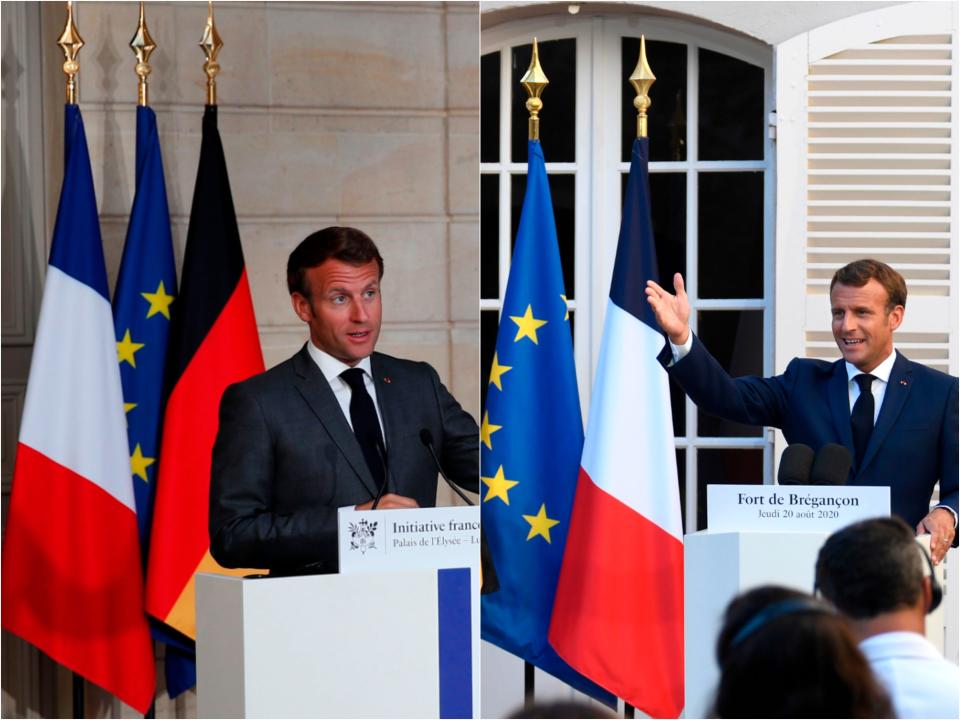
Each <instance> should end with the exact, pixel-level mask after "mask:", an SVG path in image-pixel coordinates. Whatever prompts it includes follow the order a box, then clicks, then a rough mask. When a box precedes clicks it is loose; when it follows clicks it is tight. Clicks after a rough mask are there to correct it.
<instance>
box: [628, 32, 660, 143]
mask: <svg viewBox="0 0 960 720" xmlns="http://www.w3.org/2000/svg"><path fill="white" fill-rule="evenodd" d="M656 79H657V76H656V75H654V74H653V70H651V69H650V65H649V64H648V63H647V40H646V38H645V37H644V36H643V35H641V36H640V59H639V60H637V66H636V67H635V68H634V69H633V74H632V75H631V76H630V84H631V85H633V89H634V90H636V92H637V97H636V98H634V100H633V106H634V107H635V108H636V109H637V137H641V138H645V137H647V110H648V109H649V108H650V95H649V92H650V86H651V85H653V83H654V82H655V81H656Z"/></svg>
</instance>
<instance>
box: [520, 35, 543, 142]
mask: <svg viewBox="0 0 960 720" xmlns="http://www.w3.org/2000/svg"><path fill="white" fill-rule="evenodd" d="M549 83H550V81H549V80H547V76H546V75H545V74H544V72H543V68H542V67H540V53H539V50H538V49H537V39H536V38H534V39H533V55H531V56H530V67H528V68H527V72H526V73H525V74H524V76H523V77H522V78H520V84H521V85H523V88H524V90H526V91H527V95H529V96H530V97H529V99H528V100H527V110H529V111H530V119H529V120H528V121H527V137H528V138H530V139H531V140H539V139H540V110H542V109H543V100H541V99H540V95H541V94H542V93H543V89H544V88H545V87H546V86H547V85H548V84H549Z"/></svg>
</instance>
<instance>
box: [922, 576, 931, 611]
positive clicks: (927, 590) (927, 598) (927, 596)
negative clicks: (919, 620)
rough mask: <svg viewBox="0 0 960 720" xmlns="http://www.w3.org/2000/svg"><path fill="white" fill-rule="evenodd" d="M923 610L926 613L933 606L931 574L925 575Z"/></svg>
mask: <svg viewBox="0 0 960 720" xmlns="http://www.w3.org/2000/svg"><path fill="white" fill-rule="evenodd" d="M922 593H923V611H924V613H928V612H930V608H931V607H932V606H933V581H932V580H931V579H930V576H929V575H924V577H923V589H922Z"/></svg>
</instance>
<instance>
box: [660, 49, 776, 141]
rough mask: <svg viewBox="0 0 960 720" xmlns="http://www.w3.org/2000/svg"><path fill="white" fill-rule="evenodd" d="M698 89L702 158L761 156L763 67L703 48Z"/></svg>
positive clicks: (701, 50)
mask: <svg viewBox="0 0 960 720" xmlns="http://www.w3.org/2000/svg"><path fill="white" fill-rule="evenodd" d="M648 54H649V53H648ZM652 67H654V66H652ZM654 74H657V75H658V73H657V70H656V69H655V70H654ZM653 87H654V89H656V87H657V83H654V85H653ZM699 90H700V118H699V125H700V127H699V141H700V158H699V159H700V160H762V159H763V133H764V126H765V122H764V117H763V68H760V67H757V66H756V65H750V64H749V63H745V62H743V61H742V60H737V59H735V58H732V57H730V56H728V55H721V54H720V53H716V52H713V51H711V50H704V49H702V48H701V49H700V83H699Z"/></svg>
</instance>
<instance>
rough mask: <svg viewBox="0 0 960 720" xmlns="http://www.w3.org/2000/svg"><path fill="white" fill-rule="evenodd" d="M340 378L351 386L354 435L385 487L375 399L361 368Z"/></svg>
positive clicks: (370, 465)
mask: <svg viewBox="0 0 960 720" xmlns="http://www.w3.org/2000/svg"><path fill="white" fill-rule="evenodd" d="M340 377H342V378H343V379H344V381H345V382H346V383H347V385H349V386H350V424H351V425H353V434H354V435H356V436H357V442H358V443H360V449H361V450H363V458H364V460H366V461H367V467H368V468H370V474H371V475H373V479H374V481H376V483H377V487H378V488H379V487H381V486H382V485H383V460H382V459H381V457H380V451H379V450H378V449H377V445H378V444H380V446H381V447H382V443H383V435H382V434H381V433H380V423H379V422H378V421H377V410H376V408H374V407H373V398H371V397H370V393H368V392H367V388H366V387H364V385H363V370H361V369H360V368H350V369H349V370H344V371H343V372H342V373H340Z"/></svg>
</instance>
